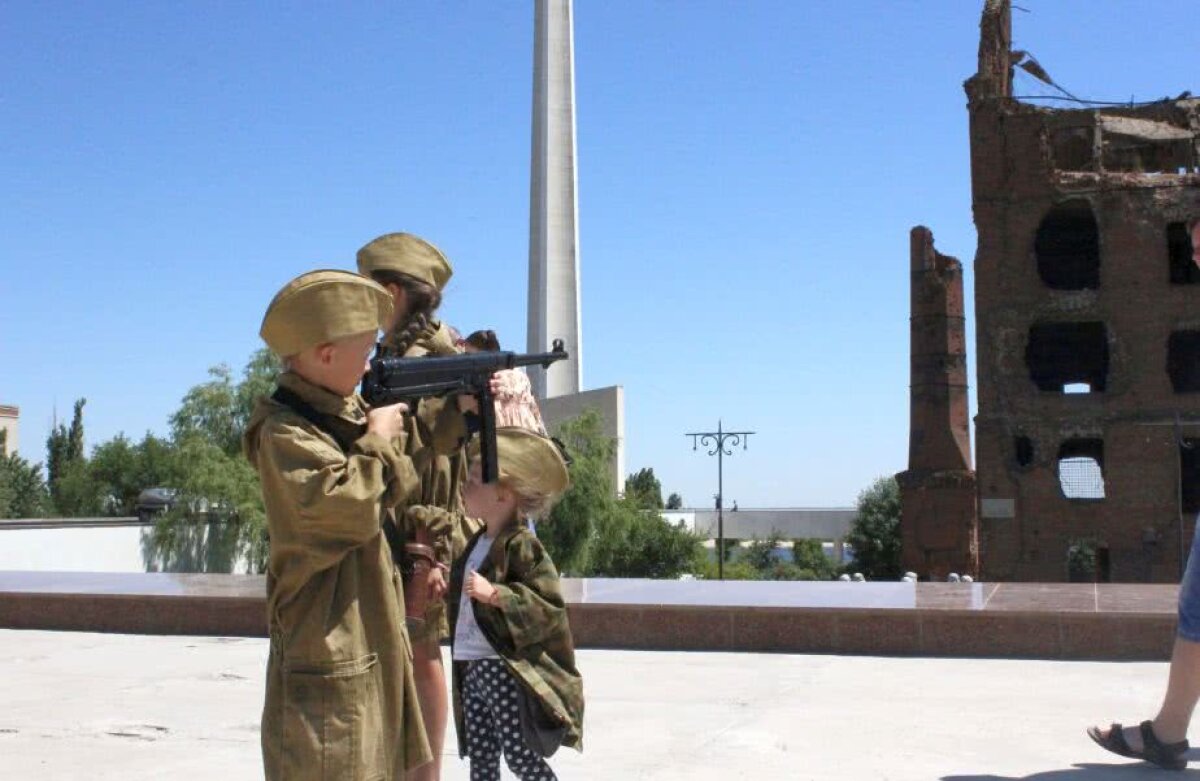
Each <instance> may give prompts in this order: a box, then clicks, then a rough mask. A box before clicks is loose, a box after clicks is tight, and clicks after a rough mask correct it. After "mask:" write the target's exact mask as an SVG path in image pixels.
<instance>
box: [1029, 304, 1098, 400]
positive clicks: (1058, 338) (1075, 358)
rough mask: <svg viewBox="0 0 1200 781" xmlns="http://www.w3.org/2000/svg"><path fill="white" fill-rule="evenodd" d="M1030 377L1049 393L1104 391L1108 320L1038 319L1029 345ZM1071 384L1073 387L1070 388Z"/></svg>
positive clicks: (1030, 332) (1031, 332)
mask: <svg viewBox="0 0 1200 781" xmlns="http://www.w3.org/2000/svg"><path fill="white" fill-rule="evenodd" d="M1025 364H1026V366H1028V367H1029V377H1030V379H1032V380H1033V382H1034V384H1035V385H1037V386H1038V389H1039V390H1043V391H1046V392H1049V393H1071V392H1076V393H1077V392H1081V391H1080V390H1078V388H1080V387H1086V388H1087V390H1086V391H1083V392H1086V393H1103V392H1104V388H1105V385H1106V383H1107V381H1108V331H1107V329H1106V328H1105V327H1104V323H1097V322H1091V323H1036V324H1034V325H1033V326H1031V327H1030V329H1029V343H1028V345H1026V347H1025ZM1068 388H1071V390H1068Z"/></svg>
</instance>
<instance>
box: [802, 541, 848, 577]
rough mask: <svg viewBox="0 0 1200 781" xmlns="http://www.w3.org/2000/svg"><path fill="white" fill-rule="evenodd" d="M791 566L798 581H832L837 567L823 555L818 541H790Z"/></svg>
mask: <svg viewBox="0 0 1200 781" xmlns="http://www.w3.org/2000/svg"><path fill="white" fill-rule="evenodd" d="M792 564H794V565H795V566H796V569H797V570H798V571H799V576H798V577H799V579H800V580H833V578H834V577H835V576H836V575H837V571H838V567H837V564H835V563H834V561H833V559H831V558H829V557H828V556H826V555H825V551H824V549H823V548H822V546H821V541H820V540H792Z"/></svg>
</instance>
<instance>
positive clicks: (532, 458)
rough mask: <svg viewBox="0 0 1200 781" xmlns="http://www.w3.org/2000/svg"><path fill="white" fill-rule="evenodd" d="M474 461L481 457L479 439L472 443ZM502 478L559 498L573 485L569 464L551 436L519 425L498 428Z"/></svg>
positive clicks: (497, 450)
mask: <svg viewBox="0 0 1200 781" xmlns="http://www.w3.org/2000/svg"><path fill="white" fill-rule="evenodd" d="M469 453H470V456H471V458H478V457H479V440H475V441H474V442H472V443H471V447H470V450H469ZM496 454H497V460H498V461H499V462H500V463H499V468H500V477H501V478H504V477H511V478H514V479H516V480H520V481H521V482H523V483H530V484H532V485H535V486H537V487H538V489H539V490H540V491H542V492H543V493H545V494H547V495H554V496H557V495H558V494H561V493H562V492H563V491H566V490H567V488H568V487H569V486H570V484H571V478H570V476H569V475H568V473H567V464H566V462H565V461H563V457H562V454H561V453H559V452H558V446H557V445H555V444H554V443H553V442H552V441H550V439H549V438H548V437H543V436H542V435H541V434H538V433H535V432H533V431H530V430H529V429H526V428H520V427H517V426H507V427H504V428H498V429H496Z"/></svg>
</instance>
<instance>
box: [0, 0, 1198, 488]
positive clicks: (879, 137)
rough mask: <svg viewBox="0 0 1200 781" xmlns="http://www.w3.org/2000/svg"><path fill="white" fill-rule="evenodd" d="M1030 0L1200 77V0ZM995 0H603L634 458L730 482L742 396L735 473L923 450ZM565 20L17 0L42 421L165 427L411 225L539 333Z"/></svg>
mask: <svg viewBox="0 0 1200 781" xmlns="http://www.w3.org/2000/svg"><path fill="white" fill-rule="evenodd" d="M1018 5H1020V6H1021V7H1023V8H1025V9H1028V11H1027V12H1023V11H1016V12H1014V17H1015V18H1014V37H1015V47H1016V48H1020V49H1027V50H1029V51H1031V52H1032V53H1033V54H1034V55H1035V56H1036V57H1037V58H1038V59H1039V60H1040V61H1041V63H1042V65H1043V66H1044V67H1045V68H1046V69H1047V70H1048V71H1049V72H1050V73H1051V75H1053V76H1054V78H1055V79H1056V80H1057V81H1058V82H1059V83H1061V84H1063V85H1064V86H1065V87H1066V88H1067V89H1069V90H1070V91H1071V92H1072V93H1074V94H1076V95H1079V96H1082V97H1087V98H1093V99H1110V100H1124V99H1128V98H1130V97H1136V98H1138V99H1151V98H1157V97H1162V96H1166V95H1172V96H1173V95H1177V94H1179V93H1180V92H1182V91H1183V90H1185V89H1193V90H1194V89H1196V88H1197V87H1198V86H1200V84H1198V83H1197V82H1196V81H1195V79H1196V76H1197V74H1198V73H1200V53H1198V52H1200V47H1197V45H1196V42H1195V40H1194V37H1192V35H1191V33H1192V30H1191V25H1190V21H1189V20H1191V19H1192V18H1193V17H1194V14H1195V5H1194V0H1145V1H1144V2H1136V3H1135V2H1133V1H1132V0H1128V1H1125V0H1122V1H1117V0H1108V1H1106V2H1096V1H1095V0H1020V2H1018ZM981 7H982V1H981V0H979V1H978V2H970V1H968V0H940V1H939V2H922V1H919V0H911V1H909V2H897V1H896V0H887V1H886V2H884V1H880V2H875V1H874V0H847V1H846V2H840V3H826V2H820V3H818V2H800V1H797V0H791V1H790V2H766V1H765V0H755V1H754V2H746V3H742V2H732V1H729V0H726V1H723V2H715V1H712V2H705V1H703V0H689V1H688V2H683V1H682V0H677V1H674V2H647V1H646V0H637V1H634V0H605V1H604V2H600V1H599V0H578V2H577V3H576V8H575V24H576V26H575V58H576V98H577V123H578V127H577V137H578V145H579V147H578V151H579V206H580V244H581V275H582V307H583V340H584V366H583V374H584V384H585V387H589V388H594V387H601V386H605V385H613V384H621V385H623V386H624V387H625V398H626V435H627V443H626V446H627V465H628V467H629V469H630V470H631V471H632V470H635V469H637V468H640V467H643V466H652V467H653V468H654V469H655V472H656V473H657V474H658V475H659V476H660V478H661V480H662V482H663V486H664V490H665V491H667V492H670V491H678V492H679V493H681V494H682V495H683V497H684V499H685V500H686V502H687V504H689V505H705V506H711V501H712V494H714V493H715V491H716V467H717V465H716V463H715V459H713V458H709V457H707V456H704V455H703V454H700V453H695V452H693V451H692V447H691V441H690V439H688V438H686V437H684V436H683V435H684V433H685V432H688V431H696V430H705V429H710V428H713V427H715V426H716V423H717V420H718V418H722V419H723V420H724V422H725V425H726V427H727V428H735V429H747V430H754V431H757V432H758V434H756V435H755V436H754V437H752V438H751V440H750V448H749V450H747V451H744V452H743V451H740V450H739V451H738V452H737V454H736V455H735V456H734V457H733V458H732V459H729V460H727V462H726V465H725V474H726V491H725V493H726V499H727V503H728V504H732V502H733V501H734V500H737V501H738V503H739V505H740V506H741V507H752V506H831V505H848V504H851V503H852V502H853V501H854V498H855V496H856V495H857V493H858V492H859V491H860V490H861V489H862V488H864V487H866V486H867V485H868V484H869V483H870V482H871V481H872V480H873V479H874V478H875V477H876V476H879V475H883V474H888V473H893V472H896V471H899V470H902V469H904V467H905V462H906V458H907V437H908V395H907V394H908V382H909V378H908V315H909V312H908V301H909V290H908V275H907V269H908V231H909V229H910V228H911V227H912V226H914V225H917V224H924V225H928V226H929V227H930V228H931V229H932V230H933V232H934V235H935V237H936V240H937V246H938V249H939V250H940V251H942V252H944V253H947V254H950V255H954V256H956V257H958V258H959V259H961V260H962V261H963V262H964V265H965V266H966V267H967V274H966V284H967V288H968V299H970V297H971V296H970V290H971V286H972V285H973V276H972V274H971V273H970V265H971V262H972V259H973V256H974V252H975V233H974V228H973V226H972V223H971V203H970V170H969V148H968V137H967V113H966V109H965V103H966V98H965V95H964V93H963V90H962V82H963V80H964V79H965V78H967V77H968V76H970V75H971V74H972V73H973V72H974V70H975V56H976V48H977V44H978V23H979V10H980V8H981ZM532 35H533V11H532V4H531V3H529V2H519V1H517V0H512V1H511V2H483V1H482V0H479V1H476V2H433V1H432V0H430V1H429V2H406V3H391V4H379V3H354V4H350V3H336V4H335V3H321V4H317V3H306V4H281V3H260V4H242V3H196V4H191V5H190V6H183V5H181V4H136V3H126V4H116V3H101V4H98V3H79V4H67V3H32V2H8V3H5V4H4V5H3V6H0V73H3V74H4V78H3V80H2V81H0V130H2V133H0V138H2V139H3V142H2V143H0V271H2V272H3V273H2V274H0V403H5V404H16V405H19V406H20V408H21V439H22V451H23V453H24V454H25V455H26V456H28V457H30V458H33V459H35V460H41V459H42V458H43V457H44V451H43V447H42V445H43V442H44V439H45V437H46V434H47V433H48V430H49V426H50V421H51V417H52V414H53V409H54V408H55V406H56V405H57V409H58V412H59V414H60V415H61V414H63V413H64V412H69V409H70V405H71V401H72V400H73V399H74V398H76V397H79V396H86V397H87V398H88V405H87V410H86V430H87V435H88V441H89V445H94V444H96V443H99V442H101V441H104V440H106V439H108V438H110V437H111V436H113V435H115V434H116V433H118V432H120V431H124V432H126V433H128V434H130V435H131V436H134V437H140V436H141V434H142V433H144V432H145V431H147V430H151V431H155V432H159V433H165V432H166V430H167V417H168V415H169V414H170V413H171V412H172V411H173V410H174V409H175V408H176V406H177V405H178V402H179V399H180V398H181V397H182V396H183V394H184V393H185V392H186V391H187V389H188V388H189V387H190V386H192V385H194V384H196V383H198V382H201V381H203V380H204V379H205V377H206V374H205V372H206V369H207V367H209V366H211V365H214V364H218V363H227V364H230V365H231V366H233V367H234V368H235V369H240V367H241V366H242V365H243V364H244V362H245V360H246V358H247V357H248V356H249V354H250V353H251V352H252V351H253V350H254V349H256V348H257V347H258V346H259V344H260V343H259V341H258V337H257V330H258V325H259V322H260V320H261V317H262V312H263V310H264V308H265V306H266V303H267V302H268V301H269V300H270V297H271V296H272V295H273V294H274V292H275V291H276V290H277V289H278V288H279V287H280V286H281V285H282V284H283V283H284V282H286V281H287V280H288V279H289V278H291V277H293V276H294V275H296V274H297V273H300V272H302V271H306V270H309V269H312V268H320V267H335V268H336V267H351V266H352V265H353V257H354V252H355V250H356V249H357V248H358V247H359V246H360V245H362V244H363V243H365V242H366V241H368V240H369V239H371V238H373V237H375V236H376V235H379V234H381V233H385V232H390V231H394V230H407V231H411V232H414V233H418V234H420V235H422V236H425V237H427V238H429V239H431V240H432V241H434V242H435V243H437V244H438V245H439V246H441V247H442V248H443V249H444V250H445V251H446V253H447V254H448V255H449V256H450V258H451V260H452V262H453V263H454V266H455V276H454V279H453V280H452V281H451V284H450V287H449V289H448V291H447V297H446V303H445V305H444V307H443V315H444V318H445V319H446V320H447V321H448V322H450V323H452V324H454V325H456V326H457V327H459V328H460V329H462V330H464V331H469V330H473V329H475V328H480V327H492V328H494V329H496V330H497V332H498V333H499V334H500V335H501V338H502V340H503V341H505V342H506V346H513V347H517V348H520V347H522V346H523V345H524V342H525V333H524V328H525V306H526V301H525V279H526V268H527V262H528V210H529V195H528V188H529V180H528V176H529V174H528V167H529V153H530V141H529V132H530V93H531V82H532V73H531V64H532ZM1018 90H1019V91H1020V92H1023V93H1028V92H1044V91H1045V88H1043V87H1042V86H1041V85H1039V84H1037V83H1036V82H1033V81H1032V80H1030V79H1028V78H1027V77H1021V78H1019V79H1018ZM970 316H971V310H970V304H968V317H969V318H970ZM973 339H974V333H973V331H972V332H971V342H970V345H971V354H970V355H969V358H970V359H971V361H972V366H973V365H974V363H973V359H974V354H973V352H974V351H973V346H974V341H973ZM973 381H974V373H973V370H972V382H973Z"/></svg>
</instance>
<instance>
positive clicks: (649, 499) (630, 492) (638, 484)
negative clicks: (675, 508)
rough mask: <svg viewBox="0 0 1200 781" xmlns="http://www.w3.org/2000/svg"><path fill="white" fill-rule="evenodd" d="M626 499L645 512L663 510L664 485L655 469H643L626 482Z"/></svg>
mask: <svg viewBox="0 0 1200 781" xmlns="http://www.w3.org/2000/svg"><path fill="white" fill-rule="evenodd" d="M625 498H626V499H629V500H630V501H632V502H633V503H634V504H635V505H637V506H638V507H640V508H642V509H643V510H661V509H663V499H662V483H660V482H658V478H657V477H655V476H654V470H653V469H649V468H647V469H641V470H639V471H637V472H635V473H633V474H631V475H630V476H629V477H628V478H626V480H625Z"/></svg>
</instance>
